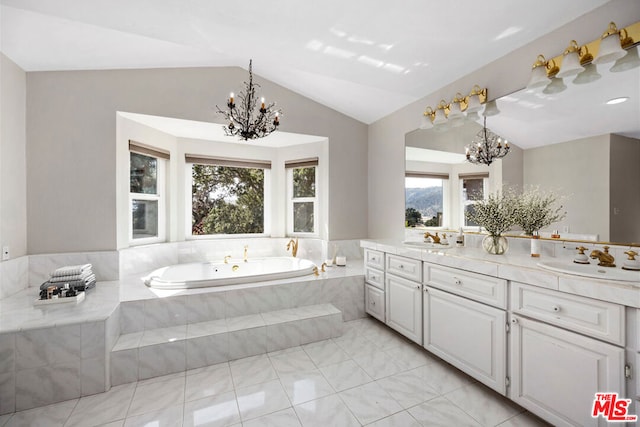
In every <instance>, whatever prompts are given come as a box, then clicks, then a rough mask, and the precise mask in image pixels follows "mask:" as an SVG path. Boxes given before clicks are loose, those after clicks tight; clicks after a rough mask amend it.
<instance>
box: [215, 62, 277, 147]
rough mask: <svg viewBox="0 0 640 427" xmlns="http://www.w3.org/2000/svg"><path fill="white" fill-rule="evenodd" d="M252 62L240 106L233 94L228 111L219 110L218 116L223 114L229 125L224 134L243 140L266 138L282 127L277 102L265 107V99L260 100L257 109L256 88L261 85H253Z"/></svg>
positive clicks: (239, 98)
mask: <svg viewBox="0 0 640 427" xmlns="http://www.w3.org/2000/svg"><path fill="white" fill-rule="evenodd" d="M251 62H252V61H251V60H249V83H247V82H244V86H245V92H244V93H243V92H240V93H239V94H238V101H239V102H238V104H236V103H235V102H234V94H233V92H231V94H230V95H229V101H228V102H227V110H221V109H220V107H218V106H217V105H216V108H217V109H218V114H222V115H223V116H224V118H225V120H226V121H227V122H228V123H229V125H228V126H224V127H223V129H224V133H225V135H227V136H235V135H239V136H240V139H242V140H245V141H247V140H249V139H258V138H264V137H265V136H267V135H269V134H270V133H272V132H273V131H275V130H276V129H277V128H278V126H279V125H280V119H279V116H280V114H282V111H281V110H279V109H278V110H276V109H275V106H276V104H275V102H272V103H270V104H269V105H266V106H265V103H264V98H261V99H260V104H261V105H260V108H259V109H256V104H257V102H258V98H257V96H256V87H260V85H259V84H257V83H253V72H252V70H251Z"/></svg>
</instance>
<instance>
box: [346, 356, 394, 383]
mask: <svg viewBox="0 0 640 427" xmlns="http://www.w3.org/2000/svg"><path fill="white" fill-rule="evenodd" d="M353 360H354V361H355V362H356V363H357V364H358V365H360V367H361V368H362V369H364V371H365V372H366V373H367V375H369V376H370V377H371V378H373V379H380V378H384V377H388V376H390V375H394V374H397V373H399V372H402V370H403V369H402V367H401V366H400V365H399V364H397V363H396V361H395V360H394V358H393V357H391V356H389V355H388V354H386V353H384V352H382V351H376V352H374V353H369V354H367V353H360V354H357V355H355V356H353Z"/></svg>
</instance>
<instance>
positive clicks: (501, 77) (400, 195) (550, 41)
mask: <svg viewBox="0 0 640 427" xmlns="http://www.w3.org/2000/svg"><path fill="white" fill-rule="evenodd" d="M639 16H640V2H639V1H637V0H613V1H611V2H609V3H607V4H605V5H604V6H602V7H600V8H598V9H596V10H594V11H593V12H591V13H588V14H586V15H583V16H581V17H580V18H578V19H576V20H574V21H572V22H571V23H569V24H567V25H565V26H563V27H561V28H559V29H558V30H556V31H553V32H551V33H549V34H547V35H545V36H543V37H541V38H539V39H537V40H535V41H532V42H531V43H529V44H528V45H526V46H524V47H522V48H520V49H518V50H516V51H514V52H512V53H510V54H508V55H506V56H504V57H502V58H500V59H498V60H496V61H494V62H492V63H490V64H488V65H486V66H484V67H482V68H480V69H478V70H476V71H473V70H474V69H475V68H476V67H475V66H474V64H469V72H470V74H468V75H466V76H465V77H463V78H461V79H459V80H457V81H455V82H453V83H451V84H450V85H447V86H445V87H443V88H440V89H438V90H437V91H435V92H433V93H432V94H430V95H428V96H426V97H424V98H422V99H420V100H419V101H417V102H414V103H412V104H410V105H408V106H406V107H404V108H402V109H400V110H398V111H396V112H395V113H393V114H391V115H389V116H387V117H385V118H383V119H380V120H378V121H377V122H375V123H373V124H371V125H370V126H369V152H368V160H369V237H371V238H403V236H404V226H403V224H404V221H403V219H404V191H403V188H404V136H405V134H406V133H407V132H410V131H412V130H414V129H417V128H418V127H419V126H420V122H421V120H422V113H423V112H424V109H425V108H426V106H428V105H432V106H433V105H437V104H438V102H439V101H440V99H451V98H452V97H453V96H454V94H455V93H456V92H461V91H462V92H465V91H469V90H471V88H472V87H473V86H474V85H476V84H477V85H479V86H481V87H487V88H488V89H489V98H490V99H496V98H499V97H501V96H504V95H507V94H509V93H512V92H515V91H516V90H519V89H521V88H523V87H524V86H525V85H526V84H527V81H528V79H529V72H530V70H531V64H532V63H533V62H534V61H535V59H536V57H537V56H538V54H540V53H544V55H545V56H546V57H547V58H550V57H554V56H556V55H559V54H561V53H562V52H563V50H564V49H565V48H566V46H567V44H568V42H569V41H570V40H572V39H575V40H579V41H581V42H582V43H584V42H586V41H591V40H594V39H597V38H598V37H599V36H600V35H601V34H602V32H603V31H604V29H606V28H607V26H608V25H609V22H610V21H615V23H616V24H617V26H618V28H621V27H625V26H627V25H629V24H631V23H633V22H636V21H637V20H638V17H639ZM534 130H535V123H534V124H532V131H534ZM504 136H505V137H506V138H508V137H509V136H508V135H504ZM506 178H507V177H505V179H506Z"/></svg>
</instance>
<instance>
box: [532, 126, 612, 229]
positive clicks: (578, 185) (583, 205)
mask: <svg viewBox="0 0 640 427" xmlns="http://www.w3.org/2000/svg"><path fill="white" fill-rule="evenodd" d="M523 176H524V184H525V185H526V186H539V187H540V190H542V191H553V192H554V193H555V194H559V195H563V196H565V197H566V198H565V199H564V200H562V205H563V206H564V207H565V208H566V211H567V216H566V218H565V219H564V220H563V221H561V222H557V223H554V224H552V225H551V226H550V228H551V229H557V230H560V231H562V230H563V227H564V226H568V227H569V232H570V233H579V234H597V235H598V239H599V240H604V241H608V240H609V135H601V136H595V137H591V138H583V139H576V140H574V141H568V142H563V143H560V144H553V145H546V146H543V147H538V148H531V149H529V150H526V151H525V152H524V168H523ZM544 231H550V230H544Z"/></svg>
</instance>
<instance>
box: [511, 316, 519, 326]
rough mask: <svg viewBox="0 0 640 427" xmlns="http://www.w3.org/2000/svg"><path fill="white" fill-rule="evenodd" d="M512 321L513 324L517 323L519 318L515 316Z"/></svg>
mask: <svg viewBox="0 0 640 427" xmlns="http://www.w3.org/2000/svg"><path fill="white" fill-rule="evenodd" d="M511 323H513V324H514V325H515V324H516V323H518V319H516V318H515V317H514V318H513V319H511Z"/></svg>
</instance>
